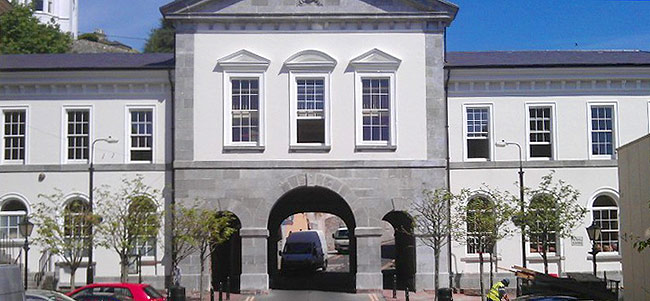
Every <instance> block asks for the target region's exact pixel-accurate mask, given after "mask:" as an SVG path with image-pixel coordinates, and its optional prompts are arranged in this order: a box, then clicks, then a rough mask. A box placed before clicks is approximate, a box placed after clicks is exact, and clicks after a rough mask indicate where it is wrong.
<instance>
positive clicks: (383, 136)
mask: <svg viewBox="0 0 650 301" xmlns="http://www.w3.org/2000/svg"><path fill="white" fill-rule="evenodd" d="M362 86H363V88H362V99H363V113H362V114H363V117H362V121H363V140H365V141H389V140H390V119H391V118H390V81H389V79H387V78H377V79H374V78H373V79H363V80H362Z"/></svg>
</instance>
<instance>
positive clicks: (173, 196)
mask: <svg viewBox="0 0 650 301" xmlns="http://www.w3.org/2000/svg"><path fill="white" fill-rule="evenodd" d="M174 45H176V34H174ZM175 58H176V46H174V59H175ZM175 69H176V64H174V68H173V69H168V70H167V80H169V90H170V96H171V100H170V102H171V104H170V105H169V106H170V107H171V112H170V115H171V116H170V119H171V128H170V131H171V142H170V149H171V152H170V160H171V164H170V165H171V175H170V178H171V179H170V181H171V183H170V184H169V189H170V193H169V196H170V198H171V200H170V209H171V210H169V212H170V213H169V225H170V232H171V234H172V235H170V236H169V237H170V240H171V241H170V244H169V245H170V246H171V247H170V251H169V253H170V256H171V258H170V259H169V261H168V263H169V265H168V266H166V267H165V268H166V270H168V271H169V273H167V272H165V287H166V288H167V291H168V292H169V290H170V288H171V287H172V284H173V279H172V276H173V275H172V273H173V269H172V265H171V263H173V262H174V261H175V257H176V253H175V252H174V249H175V246H174V237H173V233H174V232H173V229H174V227H175V224H176V216H175V210H176V209H175V207H176V170H175V169H174V161H175V160H176V158H175V157H176V146H175V145H176V109H175V102H176V87H175V85H174V79H173V76H172V70H175Z"/></svg>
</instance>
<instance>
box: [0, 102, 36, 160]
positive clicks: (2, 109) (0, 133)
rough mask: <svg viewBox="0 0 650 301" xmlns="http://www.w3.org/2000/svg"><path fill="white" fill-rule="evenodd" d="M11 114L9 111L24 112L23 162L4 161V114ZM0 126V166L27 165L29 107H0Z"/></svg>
mask: <svg viewBox="0 0 650 301" xmlns="http://www.w3.org/2000/svg"><path fill="white" fill-rule="evenodd" d="M8 111H9V112H11V111H24V112H25V156H24V158H23V160H6V159H5V153H4V152H5V139H4V138H5V134H4V125H5V112H8ZM0 114H2V116H0V124H2V128H0V139H2V140H0V149H1V150H2V153H0V164H17V165H23V164H28V163H29V150H30V147H29V137H30V135H29V121H30V120H29V106H27V105H24V106H0Z"/></svg>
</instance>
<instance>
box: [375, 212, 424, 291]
mask: <svg viewBox="0 0 650 301" xmlns="http://www.w3.org/2000/svg"><path fill="white" fill-rule="evenodd" d="M382 220H383V221H385V222H387V223H389V224H390V225H391V226H392V228H393V230H394V232H393V233H394V242H393V244H392V245H391V244H390V241H389V240H387V241H386V242H385V243H384V242H382V246H381V248H382V250H381V253H382V271H381V272H382V276H383V279H384V280H383V283H384V288H385V289H392V288H393V277H394V275H395V276H397V288H398V289H399V290H404V289H406V288H407V287H408V289H409V290H411V291H415V289H416V288H415V272H416V257H415V256H416V254H415V235H414V234H413V218H412V217H411V215H410V214H408V213H407V212H404V211H391V212H389V213H387V214H386V215H384V217H383V219H382ZM391 260H392V261H393V262H391Z"/></svg>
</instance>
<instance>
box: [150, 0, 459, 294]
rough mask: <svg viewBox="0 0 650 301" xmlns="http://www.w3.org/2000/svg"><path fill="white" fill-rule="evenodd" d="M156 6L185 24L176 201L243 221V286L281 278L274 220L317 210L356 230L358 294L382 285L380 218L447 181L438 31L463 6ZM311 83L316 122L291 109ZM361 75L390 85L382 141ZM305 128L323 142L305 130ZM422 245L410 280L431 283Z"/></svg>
mask: <svg viewBox="0 0 650 301" xmlns="http://www.w3.org/2000/svg"><path fill="white" fill-rule="evenodd" d="M161 10H162V12H163V14H164V15H165V18H167V19H169V20H173V21H175V24H176V28H177V51H176V69H175V71H176V75H175V76H176V77H175V78H176V90H175V94H176V101H175V106H174V110H175V112H174V114H175V116H176V118H175V121H176V126H175V129H176V133H175V159H174V170H175V174H176V175H175V177H176V179H175V191H176V202H188V201H189V202H191V201H192V200H194V199H203V200H205V201H207V203H208V204H209V206H212V207H213V208H215V210H217V211H219V210H227V211H231V212H233V213H234V214H235V215H237V217H238V218H239V219H240V221H241V227H242V228H241V230H240V235H241V244H242V247H241V252H242V274H241V289H242V290H243V291H254V292H258V291H265V290H267V289H269V283H271V286H273V277H274V276H275V273H276V271H275V269H272V268H271V267H273V266H274V264H276V265H277V263H276V260H277V257H276V255H275V254H276V253H277V249H276V246H277V244H276V242H277V241H278V235H277V231H278V229H279V225H280V222H281V221H282V220H283V219H284V218H286V217H288V216H289V215H291V214H294V213H297V212H310V211H311V212H313V211H320V212H329V213H333V214H336V215H338V216H339V217H341V218H342V219H343V220H344V221H345V222H346V224H347V225H348V227H349V228H350V229H354V230H353V231H354V236H355V237H356V241H355V243H354V246H355V247H354V248H353V249H354V251H353V252H352V255H351V256H352V259H351V262H352V264H353V267H352V268H351V269H352V274H353V276H352V278H351V279H353V280H352V281H353V283H352V284H351V285H350V286H351V287H352V289H353V290H379V289H381V288H382V275H381V258H380V243H381V242H380V236H381V234H382V228H381V220H382V219H383V218H384V216H385V215H386V214H387V213H389V212H391V211H393V210H403V211H406V210H408V209H409V208H410V204H411V202H412V201H413V200H414V199H415V198H416V197H417V196H418V195H419V193H420V192H421V191H422V189H423V188H425V187H428V188H431V187H445V185H446V173H445V157H446V155H447V153H446V136H445V123H444V122H445V114H446V113H445V103H444V91H443V89H442V87H443V72H442V68H443V62H444V58H443V55H444V31H445V27H446V26H448V25H449V24H450V22H451V21H452V20H453V18H454V16H455V13H456V10H457V8H456V7H455V6H453V5H449V4H447V3H444V2H438V1H434V2H427V3H426V4H425V3H420V2H406V1H393V2H385V1H322V2H321V1H257V0H251V1H240V2H237V3H225V2H220V1H176V2H173V3H171V4H169V5H167V6H164V7H163V8H162V9H161ZM303 79H306V80H314V81H315V82H316V84H317V85H321V86H320V87H323V86H324V91H325V92H324V96H317V98H318V97H320V98H319V99H320V100H317V102H318V101H320V102H321V104H320V106H317V107H315V110H316V111H318V112H317V113H316V114H322V115H319V117H320V118H317V119H321V120H323V119H324V121H323V122H322V123H321V124H320V125H316V126H314V128H316V129H314V128H311V127H310V125H308V124H307V123H304V122H302V120H303V116H302V115H301V114H302V113H303V112H302V110H303V108H302V107H298V108H297V107H296V105H298V106H300V105H301V104H300V102H301V101H302V100H298V99H297V98H296V95H295V94H296V93H298V94H300V93H302V92H300V91H301V90H296V85H301V84H303V83H304V80H303ZM249 80H253V81H255V85H256V87H257V86H259V94H257V95H254V96H253V97H259V107H258V108H259V109H257V108H253V111H254V112H253V114H259V115H257V116H258V117H259V122H258V123H257V124H255V126H254V127H257V128H256V129H252V130H253V131H257V132H256V133H255V135H257V136H256V137H252V138H251V137H244V135H243V134H242V135H240V134H239V133H235V132H234V131H235V130H234V128H236V127H237V126H235V125H233V124H232V123H231V119H232V118H239V117H232V116H235V115H234V114H236V113H234V112H233V110H235V109H234V107H231V97H232V96H233V93H239V92H240V91H236V92H235V90H234V89H233V88H232V86H233V85H239V84H241V81H249ZM365 80H368V81H372V80H385V82H384V83H388V87H386V88H387V91H388V92H387V93H386V94H388V97H389V98H390V99H389V100H388V101H389V102H390V105H388V106H384V107H383V108H384V109H386V110H387V111H388V112H387V113H388V115H387V116H386V115H384V116H385V118H387V119H388V120H385V122H384V121H382V122H383V123H382V124H381V126H383V127H385V128H386V130H385V132H382V134H388V137H386V136H384V137H380V138H379V139H374V138H376V137H374V138H372V137H369V136H368V135H369V134H368V133H366V136H364V134H363V126H367V127H370V123H369V122H368V121H363V120H362V114H363V112H362V108H361V106H362V101H363V100H362V94H363V93H366V92H364V91H362V88H361V86H362V85H363V83H362V81H365ZM233 83H235V84H233ZM380 84H382V83H380ZM231 89H232V90H231ZM256 93H257V92H254V93H253V94H256ZM256 101H257V100H256ZM252 106H253V107H257V106H258V104H257V103H256V104H255V105H252ZM321 106H322V107H321ZM231 114H232V116H231ZM222 116H223V117H222ZM237 122H239V120H237ZM237 130H238V129H237ZM310 130H315V131H317V132H319V134H316V136H318V135H320V137H317V138H315V140H310V138H308V137H307V138H305V135H307V136H308V134H305V132H304V131H310ZM233 133H234V134H233ZM375 134H376V133H375ZM251 135H253V134H251ZM305 141H308V142H305ZM416 253H417V255H416V256H417V272H416V274H415V285H416V287H417V288H418V289H431V288H432V287H433V278H432V277H431V276H432V274H433V262H432V260H433V257H432V256H431V252H430V251H428V250H427V248H424V247H419V246H418V247H417V252H416ZM444 256H445V257H446V256H447V255H446V254H445V255H444ZM192 268H193V267H191V266H187V267H184V268H182V269H183V270H186V269H192ZM188 281H189V280H188Z"/></svg>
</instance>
